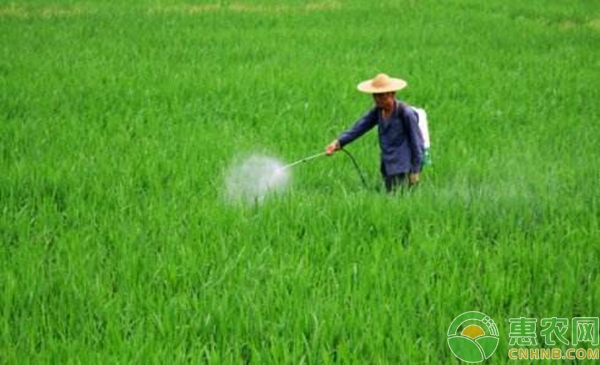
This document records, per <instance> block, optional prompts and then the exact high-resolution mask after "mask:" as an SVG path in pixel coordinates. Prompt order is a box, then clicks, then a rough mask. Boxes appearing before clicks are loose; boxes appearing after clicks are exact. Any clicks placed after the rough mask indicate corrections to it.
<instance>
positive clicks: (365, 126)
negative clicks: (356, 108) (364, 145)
mask: <svg viewBox="0 0 600 365" xmlns="http://www.w3.org/2000/svg"><path fill="white" fill-rule="evenodd" d="M376 125H377V108H373V109H371V110H370V111H369V112H368V113H367V114H365V115H364V116H363V117H362V118H360V119H359V120H358V121H356V123H354V125H353V126H352V128H350V129H348V130H347V131H345V132H344V133H342V134H341V135H340V138H338V141H339V142H340V147H344V146H345V145H347V144H349V143H351V142H352V141H354V140H355V139H357V138H359V137H360V136H362V135H363V134H365V133H367V132H368V131H369V130H371V129H372V128H373V127H375V126H376Z"/></svg>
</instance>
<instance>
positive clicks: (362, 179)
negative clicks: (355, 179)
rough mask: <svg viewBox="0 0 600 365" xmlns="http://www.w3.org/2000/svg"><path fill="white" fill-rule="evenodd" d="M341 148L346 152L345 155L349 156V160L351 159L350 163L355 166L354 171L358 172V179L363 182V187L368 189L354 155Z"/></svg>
mask: <svg viewBox="0 0 600 365" xmlns="http://www.w3.org/2000/svg"><path fill="white" fill-rule="evenodd" d="M341 150H342V151H344V153H346V155H347V156H348V157H350V160H352V164H353V165H354V167H355V168H356V171H357V172H358V176H360V180H361V181H362V183H363V185H364V187H365V188H366V189H368V188H369V186H368V185H367V180H365V177H364V175H363V173H362V170H361V169H360V167H359V166H358V163H357V162H356V159H354V156H352V154H351V153H350V152H348V151H346V150H345V149H343V148H342V149H341Z"/></svg>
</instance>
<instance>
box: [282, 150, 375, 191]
mask: <svg viewBox="0 0 600 365" xmlns="http://www.w3.org/2000/svg"><path fill="white" fill-rule="evenodd" d="M341 151H343V152H344V153H346V155H347V156H348V157H349V158H350V160H352V164H353V165H354V167H355V168H356V171H357V172H358V175H359V176H360V180H361V181H362V183H363V186H364V187H365V188H368V185H367V181H366V180H365V177H364V176H363V173H362V170H361V169H360V167H359V166H358V163H357V162H356V160H355V159H354V156H352V154H351V153H350V152H348V151H347V150H345V149H343V148H342V149H341ZM326 154H327V152H321V153H317V154H315V155H312V156H309V157H305V158H302V159H300V160H298V161H295V162H292V163H291V164H288V165H285V166H282V167H280V168H278V169H277V170H275V174H279V173H281V172H282V171H283V170H286V169H289V168H290V167H293V166H295V165H298V164H301V163H304V162H308V161H310V160H313V159H315V158H317V157H321V156H325V155H326Z"/></svg>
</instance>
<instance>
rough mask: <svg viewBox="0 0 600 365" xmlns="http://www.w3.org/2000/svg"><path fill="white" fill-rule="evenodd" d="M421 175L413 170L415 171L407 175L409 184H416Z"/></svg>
mask: <svg viewBox="0 0 600 365" xmlns="http://www.w3.org/2000/svg"><path fill="white" fill-rule="evenodd" d="M420 176H421V174H420V173H418V172H415V173H411V174H410V175H409V176H408V181H409V183H410V185H417V184H418V183H419V177H420Z"/></svg>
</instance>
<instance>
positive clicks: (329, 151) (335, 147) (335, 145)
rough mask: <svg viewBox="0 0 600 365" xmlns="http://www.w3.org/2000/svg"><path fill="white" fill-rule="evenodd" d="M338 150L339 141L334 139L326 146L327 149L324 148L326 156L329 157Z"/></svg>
mask: <svg viewBox="0 0 600 365" xmlns="http://www.w3.org/2000/svg"><path fill="white" fill-rule="evenodd" d="M340 148H341V146H340V141H338V140H337V139H336V140H334V141H333V142H331V143H330V144H328V145H327V147H325V153H326V154H327V156H331V155H333V153H334V152H335V151H337V150H339V149H340Z"/></svg>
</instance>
